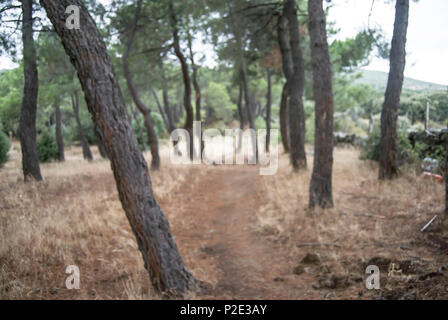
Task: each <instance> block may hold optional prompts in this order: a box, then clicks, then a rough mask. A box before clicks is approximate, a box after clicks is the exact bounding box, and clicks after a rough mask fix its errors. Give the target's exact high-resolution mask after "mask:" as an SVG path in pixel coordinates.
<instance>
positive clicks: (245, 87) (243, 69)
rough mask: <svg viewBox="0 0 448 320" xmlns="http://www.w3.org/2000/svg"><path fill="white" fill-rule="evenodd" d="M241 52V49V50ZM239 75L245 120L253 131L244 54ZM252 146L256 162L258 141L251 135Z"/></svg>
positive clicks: (253, 123) (253, 124)
mask: <svg viewBox="0 0 448 320" xmlns="http://www.w3.org/2000/svg"><path fill="white" fill-rule="evenodd" d="M241 50H242V49H241ZM240 59H241V62H240V63H241V65H240V66H241V75H242V78H243V92H244V101H245V108H246V111H247V120H248V121H249V127H250V128H251V129H252V130H255V120H254V115H253V110H252V107H251V101H250V100H251V99H250V91H249V77H248V75H247V65H246V59H245V58H244V54H241V58H240ZM252 139H253V140H252V145H253V152H254V155H253V156H254V158H255V161H258V141H257V137H256V136H253V135H252Z"/></svg>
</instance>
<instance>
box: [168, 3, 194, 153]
mask: <svg viewBox="0 0 448 320" xmlns="http://www.w3.org/2000/svg"><path fill="white" fill-rule="evenodd" d="M169 9H170V22H171V29H172V33H173V47H174V52H175V54H176V56H177V58H178V59H179V62H180V65H181V68H182V76H183V80H184V89H185V91H184V108H185V112H186V114H187V117H186V119H185V126H184V128H185V130H187V131H188V133H189V136H190V149H189V153H190V159H193V152H194V150H193V120H194V116H193V106H192V105H191V81H190V75H189V72H188V65H187V60H186V59H185V56H184V54H183V53H182V50H181V49H180V44H179V30H178V28H177V17H176V12H175V11H174V3H173V0H170V3H169Z"/></svg>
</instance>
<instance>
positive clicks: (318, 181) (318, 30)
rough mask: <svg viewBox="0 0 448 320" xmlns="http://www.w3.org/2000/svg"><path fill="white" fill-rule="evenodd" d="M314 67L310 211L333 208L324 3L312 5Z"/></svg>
mask: <svg viewBox="0 0 448 320" xmlns="http://www.w3.org/2000/svg"><path fill="white" fill-rule="evenodd" d="M308 16H309V32H310V46H311V65H312V69H313V89H314V101H315V104H316V107H315V108H316V120H315V127H316V128H315V135H314V163H313V174H312V177H311V183H310V202H309V206H310V208H314V207H315V206H316V205H317V206H319V207H321V208H332V207H333V194H332V188H331V179H332V172H333V91H332V74H331V62H330V54H329V52H328V43H327V30H326V29H327V28H326V22H325V13H324V10H323V5H322V0H309V1H308Z"/></svg>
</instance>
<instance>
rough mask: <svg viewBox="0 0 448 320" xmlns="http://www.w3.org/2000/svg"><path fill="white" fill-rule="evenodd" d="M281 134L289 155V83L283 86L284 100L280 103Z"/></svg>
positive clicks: (285, 149)
mask: <svg viewBox="0 0 448 320" xmlns="http://www.w3.org/2000/svg"><path fill="white" fill-rule="evenodd" d="M279 117H280V133H281V135H282V144H283V150H284V151H285V153H289V134H288V83H287V82H286V83H285V84H284V85H283V89H282V99H281V101H280V116H279Z"/></svg>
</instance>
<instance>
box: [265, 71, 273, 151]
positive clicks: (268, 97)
mask: <svg viewBox="0 0 448 320" xmlns="http://www.w3.org/2000/svg"><path fill="white" fill-rule="evenodd" d="M267 78H268V79H267V80H268V92H267V94H266V148H265V150H266V152H269V149H270V148H269V147H270V145H271V104H272V71H271V70H270V69H268V71H267Z"/></svg>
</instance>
